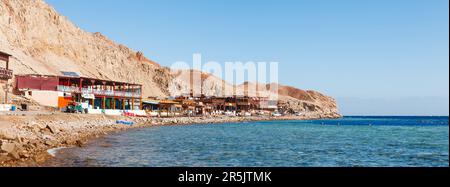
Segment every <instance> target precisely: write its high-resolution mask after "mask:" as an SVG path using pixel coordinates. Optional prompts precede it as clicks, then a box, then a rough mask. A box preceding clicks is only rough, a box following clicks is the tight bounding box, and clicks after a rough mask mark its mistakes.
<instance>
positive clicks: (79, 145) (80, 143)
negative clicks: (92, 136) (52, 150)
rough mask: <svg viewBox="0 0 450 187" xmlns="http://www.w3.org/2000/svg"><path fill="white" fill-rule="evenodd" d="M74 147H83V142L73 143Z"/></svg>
mask: <svg viewBox="0 0 450 187" xmlns="http://www.w3.org/2000/svg"><path fill="white" fill-rule="evenodd" d="M75 145H76V146H78V147H83V142H82V141H81V140H77V141H76V142H75Z"/></svg>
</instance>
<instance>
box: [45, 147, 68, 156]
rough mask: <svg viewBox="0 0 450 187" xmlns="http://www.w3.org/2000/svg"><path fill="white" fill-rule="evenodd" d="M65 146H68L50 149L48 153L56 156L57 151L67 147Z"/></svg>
mask: <svg viewBox="0 0 450 187" xmlns="http://www.w3.org/2000/svg"><path fill="white" fill-rule="evenodd" d="M65 148H66V147H58V148H53V149H49V150H47V153H48V154H50V155H52V157H55V156H56V153H58V151H59V150H61V149H65Z"/></svg>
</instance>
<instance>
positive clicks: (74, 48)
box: [0, 0, 337, 114]
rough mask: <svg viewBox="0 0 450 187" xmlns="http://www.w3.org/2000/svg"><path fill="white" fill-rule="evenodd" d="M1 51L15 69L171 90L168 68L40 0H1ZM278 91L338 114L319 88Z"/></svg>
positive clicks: (304, 106) (296, 102)
mask: <svg viewBox="0 0 450 187" xmlns="http://www.w3.org/2000/svg"><path fill="white" fill-rule="evenodd" d="M0 51H4V52H7V53H9V54H11V55H13V57H12V58H11V60H10V66H11V69H13V70H14V74H49V75H58V74H60V71H74V72H79V73H81V74H82V75H83V76H87V77H94V78H100V79H108V80H114V81H126V82H132V83H139V84H142V85H143V89H144V90H143V93H144V97H147V96H157V97H165V96H167V95H169V89H170V88H169V86H170V82H171V80H173V78H174V75H173V74H172V73H171V72H170V70H169V69H168V68H165V67H161V66H160V65H159V64H157V63H155V62H153V61H151V60H149V59H147V58H146V57H145V56H144V54H143V53H141V52H139V51H134V50H132V49H130V48H128V47H126V46H124V45H121V44H117V43H115V42H114V41H111V40H109V39H108V38H106V37H105V36H103V35H102V34H101V33H89V32H86V31H83V30H81V29H80V28H78V27H77V26H75V25H74V24H73V23H71V22H70V21H69V20H68V19H67V18H65V17H63V16H61V15H59V14H58V13H57V12H56V11H55V10H54V9H53V8H52V7H50V6H49V5H48V4H46V3H45V2H44V1H43V0H1V1H0ZM202 79H203V81H206V82H207V84H204V85H206V86H204V87H202V89H203V93H208V95H214V94H219V93H220V92H221V89H223V87H222V85H224V86H227V87H229V86H231V87H233V86H232V85H230V84H228V83H225V82H224V81H223V80H221V79H220V78H217V77H212V76H210V75H207V74H203V75H202ZM245 86H246V85H240V86H237V87H236V88H234V89H242V88H243V87H245ZM262 87H264V85H263V86H261V88H262ZM3 92H4V91H3V90H1V91H0V95H2V94H3ZM257 92H258V93H257V94H258V95H267V94H270V93H267V92H263V91H259V90H258V91H257ZM279 93H280V99H281V100H283V101H285V103H286V104H287V105H288V106H289V107H291V108H293V109H295V110H298V111H317V112H321V113H336V114H337V105H336V102H335V101H334V99H332V98H330V97H327V96H325V95H322V94H320V93H318V92H315V91H303V90H299V89H296V88H292V87H286V86H281V85H280V86H279ZM249 94H250V95H255V94H256V93H253V94H251V93H249Z"/></svg>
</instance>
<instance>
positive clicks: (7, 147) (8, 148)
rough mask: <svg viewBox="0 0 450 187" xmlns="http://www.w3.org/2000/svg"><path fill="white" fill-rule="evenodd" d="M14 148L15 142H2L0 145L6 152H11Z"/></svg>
mask: <svg viewBox="0 0 450 187" xmlns="http://www.w3.org/2000/svg"><path fill="white" fill-rule="evenodd" d="M14 148H16V144H15V143H8V142H3V143H2V145H1V150H2V151H4V152H6V153H11V152H13V151H14Z"/></svg>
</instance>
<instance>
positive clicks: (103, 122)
mask: <svg viewBox="0 0 450 187" xmlns="http://www.w3.org/2000/svg"><path fill="white" fill-rule="evenodd" d="M339 117H341V116H340V115H338V114H334V113H332V114H319V113H310V114H308V115H304V116H283V117H261V116H252V117H227V116H216V117H174V118H145V117H124V116H105V115H83V114H63V113H54V114H38V115H0V166H3V167H5V166H6V167H11V166H13V167H15V166H39V164H40V163H43V162H44V161H46V160H47V159H49V158H51V157H52V156H51V155H50V154H48V153H47V150H49V149H52V148H58V147H73V146H80V147H81V146H83V144H85V143H86V142H87V141H88V140H90V139H94V138H98V137H101V136H104V135H107V134H109V133H115V132H119V131H122V130H126V129H131V128H146V127H152V126H162V125H186V124H216V123H230V122H232V123H233V122H245V121H268V120H306V119H322V118H339ZM118 120H119V121H120V120H122V121H126V122H133V125H126V124H118V123H117V121H118Z"/></svg>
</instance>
